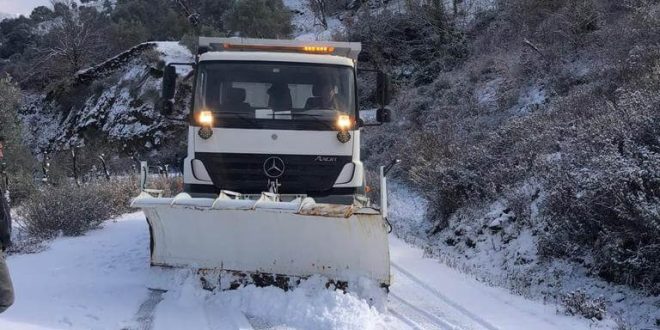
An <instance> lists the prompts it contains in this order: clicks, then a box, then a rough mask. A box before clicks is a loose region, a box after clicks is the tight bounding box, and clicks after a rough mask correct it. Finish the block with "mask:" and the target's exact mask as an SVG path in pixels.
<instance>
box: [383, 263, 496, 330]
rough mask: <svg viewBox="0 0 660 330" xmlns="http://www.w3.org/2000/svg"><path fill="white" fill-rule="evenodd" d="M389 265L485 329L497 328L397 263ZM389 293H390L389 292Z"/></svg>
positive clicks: (493, 329) (492, 329)
mask: <svg viewBox="0 0 660 330" xmlns="http://www.w3.org/2000/svg"><path fill="white" fill-rule="evenodd" d="M391 265H392V268H394V269H395V270H396V271H397V272H399V273H400V274H402V275H404V276H405V277H407V278H408V279H409V280H410V281H412V282H413V283H414V284H415V285H417V286H419V287H421V288H422V289H424V291H425V292H428V293H429V294H430V295H432V296H434V297H435V298H437V299H439V300H441V301H442V302H443V303H445V304H447V305H449V306H450V307H452V308H453V309H455V310H457V311H459V312H460V313H461V314H463V315H465V316H467V317H468V318H469V319H470V320H472V321H474V322H475V323H477V324H479V325H480V326H482V327H484V328H486V329H489V330H499V328H498V327H496V326H494V325H492V324H490V323H489V322H487V321H486V320H484V319H482V318H481V317H479V316H478V315H476V314H474V313H472V312H470V311H469V310H468V309H466V308H465V307H463V306H461V305H459V304H458V303H456V302H454V301H453V300H451V299H449V298H448V297H447V296H445V295H443V294H442V293H440V292H439V291H438V290H436V289H434V288H432V287H431V286H429V285H428V284H426V283H425V282H424V281H422V280H421V279H419V278H418V277H416V276H415V275H413V274H411V273H410V272H408V271H407V270H405V269H403V268H401V267H400V266H399V265H397V264H395V263H391ZM390 295H392V293H390Z"/></svg>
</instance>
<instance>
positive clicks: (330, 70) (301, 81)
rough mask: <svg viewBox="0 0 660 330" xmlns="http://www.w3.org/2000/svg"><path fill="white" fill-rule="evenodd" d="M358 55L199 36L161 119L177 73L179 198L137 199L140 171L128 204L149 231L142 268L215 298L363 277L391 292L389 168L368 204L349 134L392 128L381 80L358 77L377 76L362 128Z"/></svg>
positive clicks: (348, 50)
mask: <svg viewBox="0 0 660 330" xmlns="http://www.w3.org/2000/svg"><path fill="white" fill-rule="evenodd" d="M360 50H361V45H360V44H359V43H352V42H303V41H296V40H267V39H245V38H206V37H201V38H200V39H199V50H198V54H197V55H196V57H195V63H169V64H167V66H166V67H165V70H164V77H163V84H162V89H163V90H162V101H163V108H164V109H167V108H168V107H169V108H171V107H172V105H173V101H174V97H175V93H176V91H175V86H176V83H177V77H178V76H177V73H176V66H178V65H191V66H192V67H193V69H194V73H193V74H194V82H193V99H192V109H191V115H190V120H189V129H188V147H187V148H188V149H187V158H185V161H184V165H183V172H184V174H183V179H184V187H185V189H184V190H185V191H184V192H183V193H180V194H178V195H176V196H175V197H171V198H165V197H162V196H161V194H159V192H158V191H154V190H150V189H147V187H146V179H147V172H148V169H147V167H146V163H143V165H142V167H143V170H142V176H141V180H142V184H141V185H142V188H143V189H142V192H141V194H140V195H139V196H138V197H136V198H135V199H134V200H133V202H132V206H133V207H136V208H141V209H142V210H143V211H144V213H145V215H146V218H147V222H148V224H149V231H150V236H151V264H152V266H160V267H188V268H193V269H196V270H198V273H199V274H201V275H202V278H201V279H202V282H204V283H209V282H212V284H211V288H215V287H217V285H219V286H220V287H221V288H222V289H226V288H235V287H238V286H241V285H245V284H249V283H254V284H256V285H258V286H264V285H276V286H279V287H283V288H285V289H286V288H289V287H292V286H294V285H295V284H296V283H298V282H299V281H300V279H304V278H307V277H309V276H312V275H315V274H319V275H321V276H324V277H326V278H328V279H329V281H328V283H332V284H334V285H335V286H336V287H342V286H345V285H347V283H350V281H352V280H353V279H357V278H360V277H366V278H369V279H371V280H373V281H375V282H377V283H379V284H380V285H381V286H382V287H385V288H387V287H388V286H389V284H390V258H389V245H388V238H387V235H388V230H389V229H390V227H389V224H388V222H387V188H386V186H385V185H386V182H385V175H386V174H387V171H388V170H389V168H391V166H392V165H393V164H394V162H393V163H392V164H390V165H389V166H381V167H380V188H381V189H380V191H381V195H380V198H379V199H380V200H379V201H378V203H377V204H378V205H376V203H372V202H371V201H370V200H369V199H368V198H367V196H366V192H365V190H366V189H367V188H366V180H365V169H364V165H363V163H362V162H361V160H360V130H361V129H362V128H363V127H365V126H370V125H380V124H382V123H385V122H389V121H390V117H391V113H390V110H389V109H387V108H385V106H386V105H387V104H388V103H389V79H388V77H387V75H386V74H384V73H383V72H381V71H378V70H366V71H371V72H375V74H376V79H375V80H376V86H377V88H376V91H375V95H376V99H377V102H378V104H379V106H380V107H379V109H377V110H376V118H375V122H374V123H371V124H367V123H365V120H364V119H362V118H360V111H359V110H358V104H357V103H358V101H357V78H356V76H357V72H358V70H357V62H358V61H357V58H358V54H359V53H360ZM179 79H180V78H179ZM165 111H167V110H165ZM372 117H373V116H372ZM373 120H374V119H373V118H372V121H373ZM209 274H213V275H212V276H210V275H209ZM216 276H217V277H216ZM225 279H229V280H225Z"/></svg>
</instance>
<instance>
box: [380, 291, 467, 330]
mask: <svg viewBox="0 0 660 330" xmlns="http://www.w3.org/2000/svg"><path fill="white" fill-rule="evenodd" d="M389 295H390V298H393V300H395V301H396V302H397V305H398V306H397V309H399V308H403V309H406V310H407V311H408V312H407V313H404V314H401V313H399V312H398V311H397V310H396V309H391V312H393V313H392V314H393V315H394V316H396V317H398V318H399V319H401V320H402V321H404V322H405V320H404V319H403V318H405V319H407V320H409V321H410V323H413V324H415V328H418V329H428V326H426V324H425V325H420V324H419V323H421V322H422V321H427V322H424V323H428V324H430V325H431V326H433V327H434V328H438V329H444V330H456V329H460V327H458V326H456V325H454V324H452V323H450V322H449V321H446V320H443V319H441V318H440V317H438V316H436V315H433V314H431V313H429V312H427V311H424V310H423V309H421V308H419V307H417V306H415V305H413V304H411V303H410V302H408V301H406V300H404V299H403V298H401V297H399V296H397V295H395V294H393V293H391V292H390V294H389ZM413 315H415V316H417V317H415V318H414V319H413V317H412V316H413ZM402 317H403V318H402ZM420 319H422V320H420ZM405 323H408V322H405Z"/></svg>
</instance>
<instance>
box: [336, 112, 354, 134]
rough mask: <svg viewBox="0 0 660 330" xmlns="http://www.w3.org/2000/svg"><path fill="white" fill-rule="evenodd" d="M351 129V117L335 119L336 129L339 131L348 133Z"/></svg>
mask: <svg viewBox="0 0 660 330" xmlns="http://www.w3.org/2000/svg"><path fill="white" fill-rule="evenodd" d="M351 127H353V121H352V120H351V116H349V115H339V117H337V128H338V129H339V130H340V131H348V130H349V129H350V128H351Z"/></svg>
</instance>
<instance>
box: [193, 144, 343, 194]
mask: <svg viewBox="0 0 660 330" xmlns="http://www.w3.org/2000/svg"><path fill="white" fill-rule="evenodd" d="M270 157H279V158H280V159H282V161H283V162H284V166H285V169H284V174H282V176H281V177H279V178H277V179H278V180H279V182H280V184H281V186H280V189H279V192H280V193H283V194H308V195H323V192H327V191H329V190H332V186H333V185H334V183H335V181H336V180H337V177H338V176H339V173H340V172H341V170H342V169H343V167H344V165H346V164H347V163H350V162H351V160H352V159H351V156H324V155H269V154H235V153H195V158H196V159H198V160H200V161H201V162H202V163H203V164H204V166H205V167H206V170H207V171H208V173H209V176H210V177H211V180H212V181H213V185H215V187H216V188H218V190H222V189H224V190H233V191H237V192H241V193H245V194H258V193H261V192H262V191H266V189H267V188H268V180H269V177H268V176H267V175H266V173H264V162H265V161H266V160H267V159H269V158H270ZM332 159H335V161H332Z"/></svg>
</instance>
